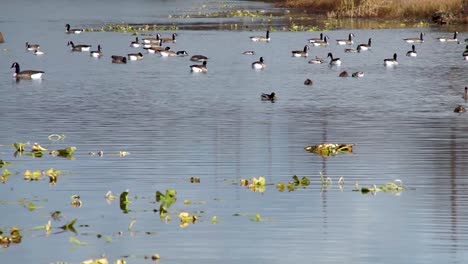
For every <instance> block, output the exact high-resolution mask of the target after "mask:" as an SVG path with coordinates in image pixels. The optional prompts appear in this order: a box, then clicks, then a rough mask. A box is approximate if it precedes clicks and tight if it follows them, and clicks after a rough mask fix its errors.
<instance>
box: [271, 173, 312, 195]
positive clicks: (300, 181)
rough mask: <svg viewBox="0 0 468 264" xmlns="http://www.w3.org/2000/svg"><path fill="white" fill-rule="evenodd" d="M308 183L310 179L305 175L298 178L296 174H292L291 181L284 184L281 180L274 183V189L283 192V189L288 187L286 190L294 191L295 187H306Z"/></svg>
mask: <svg viewBox="0 0 468 264" xmlns="http://www.w3.org/2000/svg"><path fill="white" fill-rule="evenodd" d="M309 185H310V179H309V178H307V177H305V176H304V177H302V178H299V177H298V176H297V175H294V176H292V181H290V182H288V184H287V185H285V184H284V183H283V182H279V183H277V184H276V189H277V190H278V191H279V192H284V191H285V189H286V188H287V189H288V192H292V191H295V190H296V189H297V188H306V187H307V186H309Z"/></svg>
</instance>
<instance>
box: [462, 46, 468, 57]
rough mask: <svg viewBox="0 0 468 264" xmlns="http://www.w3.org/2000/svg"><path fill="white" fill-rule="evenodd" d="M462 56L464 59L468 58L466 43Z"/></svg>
mask: <svg viewBox="0 0 468 264" xmlns="http://www.w3.org/2000/svg"><path fill="white" fill-rule="evenodd" d="M463 58H464V59H465V60H468V45H466V47H465V51H464V52H463Z"/></svg>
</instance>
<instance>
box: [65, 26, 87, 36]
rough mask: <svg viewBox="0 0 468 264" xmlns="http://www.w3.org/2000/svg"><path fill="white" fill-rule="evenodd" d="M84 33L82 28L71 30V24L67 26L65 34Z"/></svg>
mask: <svg viewBox="0 0 468 264" xmlns="http://www.w3.org/2000/svg"><path fill="white" fill-rule="evenodd" d="M83 31H84V30H83V29H81V28H70V24H66V25H65V32H66V33H67V34H80V33H81V32H83Z"/></svg>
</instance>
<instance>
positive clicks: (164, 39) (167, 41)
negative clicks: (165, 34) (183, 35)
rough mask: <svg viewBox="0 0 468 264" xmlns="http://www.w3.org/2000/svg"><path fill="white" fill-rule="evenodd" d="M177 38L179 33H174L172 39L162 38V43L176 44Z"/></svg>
mask: <svg viewBox="0 0 468 264" xmlns="http://www.w3.org/2000/svg"><path fill="white" fill-rule="evenodd" d="M176 36H177V33H173V34H172V38H162V39H161V40H162V42H163V43H175V42H176V38H175V37H176Z"/></svg>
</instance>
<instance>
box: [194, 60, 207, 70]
mask: <svg viewBox="0 0 468 264" xmlns="http://www.w3.org/2000/svg"><path fill="white" fill-rule="evenodd" d="M190 71H191V72H202V73H206V72H208V69H207V68H206V61H203V64H201V65H199V64H194V65H190Z"/></svg>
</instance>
